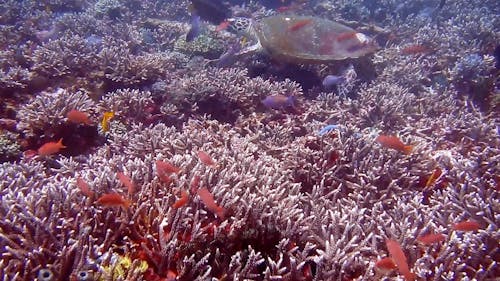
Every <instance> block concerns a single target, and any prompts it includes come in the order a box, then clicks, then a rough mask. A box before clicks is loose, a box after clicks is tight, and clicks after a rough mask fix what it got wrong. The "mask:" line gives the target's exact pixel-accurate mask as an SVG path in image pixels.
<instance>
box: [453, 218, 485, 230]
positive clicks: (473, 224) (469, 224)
mask: <svg viewBox="0 0 500 281" xmlns="http://www.w3.org/2000/svg"><path fill="white" fill-rule="evenodd" d="M480 228H481V226H480V225H479V223H478V222H477V221H473V220H466V221H461V222H458V223H456V224H454V225H453V229H454V230H458V231H476V230H478V229H480Z"/></svg>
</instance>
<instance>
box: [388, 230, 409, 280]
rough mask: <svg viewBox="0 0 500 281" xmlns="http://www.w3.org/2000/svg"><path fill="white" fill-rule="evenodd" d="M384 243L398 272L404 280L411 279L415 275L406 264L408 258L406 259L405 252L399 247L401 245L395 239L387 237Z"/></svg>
mask: <svg viewBox="0 0 500 281" xmlns="http://www.w3.org/2000/svg"><path fill="white" fill-rule="evenodd" d="M385 244H386V246H387V250H388V251H389V254H390V255H391V258H392V259H393V260H394V263H395V264H396V265H397V266H398V269H399V272H400V273H401V274H403V276H404V277H405V279H406V280H410V281H413V280H415V278H416V276H415V274H414V273H412V272H411V271H410V267H409V266H408V260H407V259H406V256H405V253H404V252H403V249H401V245H399V243H398V242H397V241H394V240H391V239H387V240H385Z"/></svg>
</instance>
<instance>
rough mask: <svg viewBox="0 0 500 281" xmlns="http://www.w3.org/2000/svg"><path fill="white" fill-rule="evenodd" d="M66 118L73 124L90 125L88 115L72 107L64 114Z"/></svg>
mask: <svg viewBox="0 0 500 281" xmlns="http://www.w3.org/2000/svg"><path fill="white" fill-rule="evenodd" d="M66 118H68V121H70V122H72V123H75V124H85V125H92V122H90V119H89V115H88V114H87V113H85V112H82V111H79V110H76V109H72V110H70V111H69V112H68V113H67V114H66Z"/></svg>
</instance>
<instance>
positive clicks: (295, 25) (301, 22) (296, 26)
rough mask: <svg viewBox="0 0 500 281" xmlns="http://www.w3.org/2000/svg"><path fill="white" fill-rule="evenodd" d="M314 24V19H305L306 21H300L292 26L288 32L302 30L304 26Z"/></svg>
mask: <svg viewBox="0 0 500 281" xmlns="http://www.w3.org/2000/svg"><path fill="white" fill-rule="evenodd" d="M311 22H312V19H304V20H299V21H298V22H296V23H294V24H293V25H291V26H290V27H289V28H288V30H289V31H297V30H299V29H302V28H303V27H304V26H306V25H308V24H310V23H311Z"/></svg>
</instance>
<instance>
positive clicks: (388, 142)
mask: <svg viewBox="0 0 500 281" xmlns="http://www.w3.org/2000/svg"><path fill="white" fill-rule="evenodd" d="M375 141H376V142H378V143H380V144H381V145H382V146H383V147H387V148H392V149H395V150H397V151H401V152H403V153H405V154H410V153H411V151H412V150H413V146H412V145H405V144H404V143H403V142H402V141H401V140H400V139H399V138H398V137H396V136H389V135H388V136H386V135H379V136H378V137H377V138H376V139H375Z"/></svg>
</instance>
